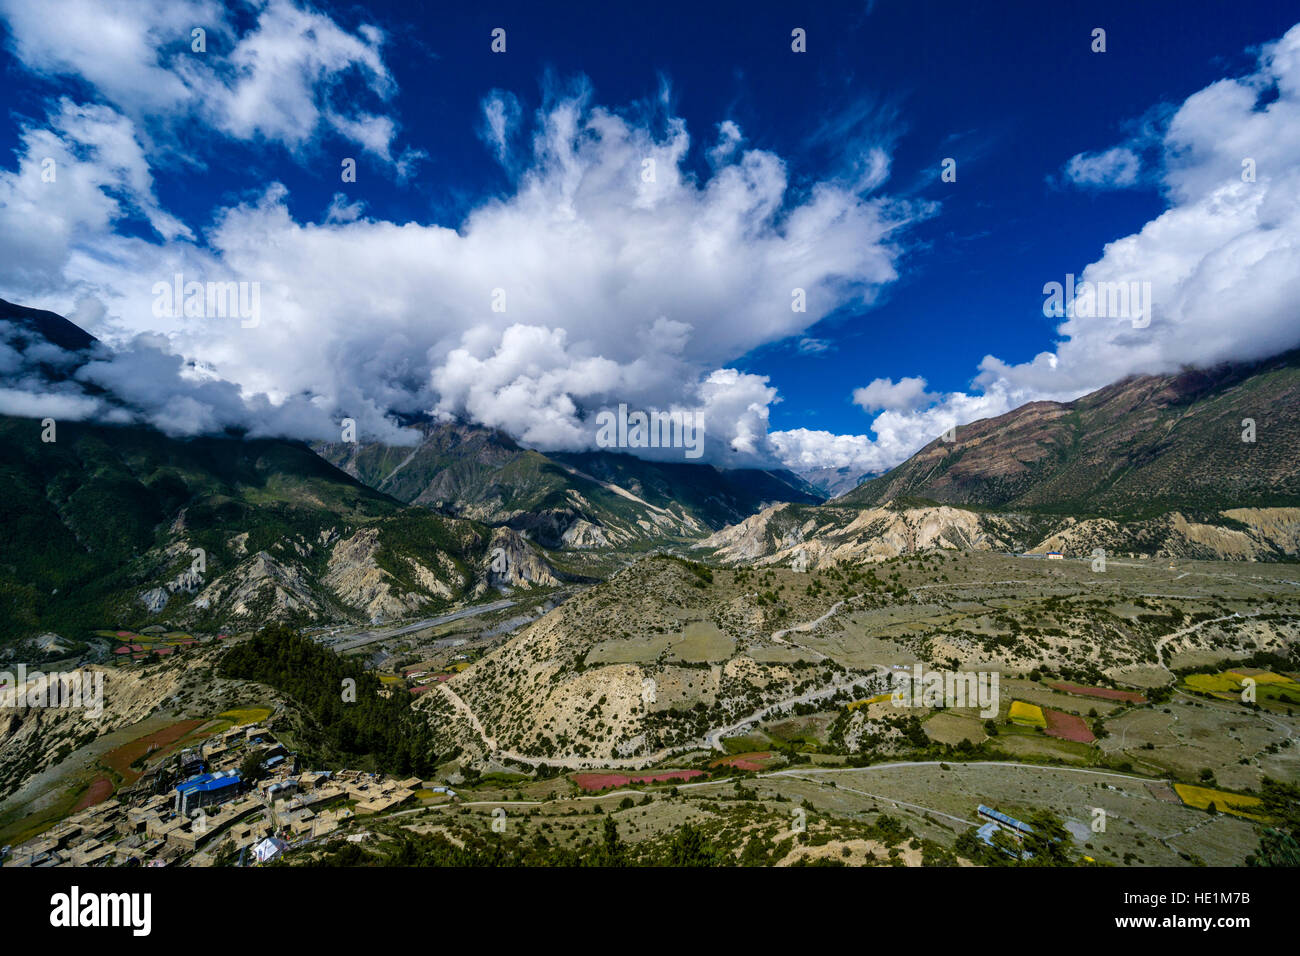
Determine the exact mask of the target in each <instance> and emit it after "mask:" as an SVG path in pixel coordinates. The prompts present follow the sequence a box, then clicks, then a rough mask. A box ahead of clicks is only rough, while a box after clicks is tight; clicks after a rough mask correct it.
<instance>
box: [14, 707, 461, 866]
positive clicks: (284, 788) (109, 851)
mask: <svg viewBox="0 0 1300 956" xmlns="http://www.w3.org/2000/svg"><path fill="white" fill-rule="evenodd" d="M250 768H252V770H251V771H250ZM423 787H424V784H423V783H422V782H421V781H420V780H419V779H417V778H411V779H407V780H395V779H392V778H390V777H387V776H385V775H383V774H370V773H363V772H360V771H355V770H309V769H308V770H304V769H302V768H300V767H299V761H298V757H297V755H296V754H294V753H291V752H289V751H287V750H286V749H285V747H284V746H283V745H282V744H281V743H279V742H278V741H277V740H276V739H275V738H274V736H273V735H272V734H271V733H270V731H269V730H268V729H267V728H266V727H265V726H263V725H261V724H254V725H249V726H243V727H235V728H232V729H229V730H226V731H224V732H222V733H220V734H216V735H214V736H212V737H208V738H207V739H205V740H204V741H203V742H202V743H201V744H199V745H198V746H195V747H192V748H187V749H185V750H182V751H180V752H179V753H177V754H174V755H171V756H168V757H167V758H165V759H163V760H162V761H160V762H159V763H158V764H157V765H156V766H153V767H150V768H148V769H147V770H146V772H145V773H144V774H143V775H142V776H141V777H140V779H139V780H138V781H137V782H136V784H135V786H134V787H132V788H131V789H129V790H122V791H119V792H118V793H117V794H115V795H114V796H113V797H110V798H108V799H106V800H104V801H102V802H100V803H97V804H95V805H94V806H91V807H89V808H87V809H85V810H82V811H80V812H78V813H75V814H73V815H72V816H69V817H67V818H66V819H64V820H62V821H60V822H59V823H58V824H56V825H55V826H54V827H52V828H50V829H49V830H46V831H44V832H43V833H41V834H39V835H38V836H36V837H34V838H32V839H31V840H28V841H27V842H25V843H22V844H19V845H16V846H13V847H7V848H5V849H6V850H7V851H8V852H7V853H6V854H5V856H4V859H3V865H4V866H6V867H50V866H150V867H160V866H211V865H213V864H214V863H216V862H217V861H218V860H221V862H236V863H237V864H238V865H244V866H249V865H258V864H265V863H269V862H272V861H274V860H276V859H277V858H278V857H279V856H280V855H281V854H283V853H284V852H285V851H286V850H288V849H291V848H297V847H301V846H306V845H307V844H310V843H312V842H313V841H315V840H318V839H320V838H322V837H325V836H328V835H330V834H333V833H335V831H337V830H338V829H339V827H340V825H341V824H343V823H344V822H345V821H347V820H349V819H351V818H352V817H354V816H358V815H365V814H374V813H381V812H384V811H387V810H391V809H393V808H394V807H397V806H399V805H401V804H403V803H406V802H408V801H413V800H414V799H415V798H416V794H417V792H419V791H421V790H422V788H423ZM426 793H429V795H433V794H441V795H443V796H445V797H446V799H452V798H453V797H454V796H455V794H454V793H452V792H451V791H450V790H448V789H447V788H445V787H439V788H436V790H433V791H432V792H431V793H430V792H429V791H426ZM232 855H233V856H234V857H235V858H236V859H235V860H233V861H232V860H230V859H229V857H230V856H232Z"/></svg>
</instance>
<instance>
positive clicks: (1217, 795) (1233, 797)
mask: <svg viewBox="0 0 1300 956" xmlns="http://www.w3.org/2000/svg"><path fill="white" fill-rule="evenodd" d="M1174 792H1176V793H1177V794H1178V796H1179V798H1180V799H1181V800H1182V801H1183V803H1185V804H1187V805H1188V806H1189V807H1196V808H1197V809H1198V810H1204V809H1206V808H1207V807H1209V805H1210V804H1211V803H1213V804H1214V806H1215V807H1216V808H1217V809H1218V810H1219V811H1220V812H1221V813H1231V814H1233V815H1234V816H1238V817H1249V818H1250V819H1252V820H1259V819H1262V817H1260V816H1259V815H1257V814H1254V813H1246V812H1245V810H1244V809H1243V808H1246V807H1257V806H1259V804H1260V799H1259V797H1248V796H1245V795H1243V794H1240V793H1228V792H1227V791H1224V790H1214V789H1211V788H1210V787H1194V786H1192V785H1191V784H1190V783H1176V784H1174Z"/></svg>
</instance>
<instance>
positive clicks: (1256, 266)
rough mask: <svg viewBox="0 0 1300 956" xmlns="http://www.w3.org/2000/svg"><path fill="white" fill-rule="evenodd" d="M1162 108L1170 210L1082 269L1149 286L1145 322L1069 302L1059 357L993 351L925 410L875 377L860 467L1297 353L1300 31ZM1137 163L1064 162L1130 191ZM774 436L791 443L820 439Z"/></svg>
mask: <svg viewBox="0 0 1300 956" xmlns="http://www.w3.org/2000/svg"><path fill="white" fill-rule="evenodd" d="M1167 115H1168V118H1167V120H1166V121H1165V122H1164V125H1163V128H1162V129H1160V130H1157V131H1156V138H1155V140H1154V142H1155V144H1156V146H1157V147H1158V152H1159V154H1160V170H1159V181H1158V185H1159V187H1160V189H1161V191H1162V193H1163V194H1164V195H1165V197H1166V198H1167V200H1168V208H1167V209H1166V210H1165V212H1163V213H1162V214H1161V215H1159V216H1158V217H1156V218H1155V219H1153V220H1152V221H1150V222H1148V223H1147V224H1146V225H1145V226H1143V227H1142V229H1140V230H1139V231H1138V232H1136V233H1134V234H1132V235H1129V236H1124V237H1122V238H1120V239H1116V240H1115V241H1114V242H1111V243H1108V244H1107V245H1106V246H1105V248H1104V249H1103V250H1102V254H1101V257H1100V258H1099V259H1098V260H1096V261H1095V262H1093V263H1091V264H1090V265H1088V266H1087V267H1086V268H1085V269H1084V270H1083V272H1082V274H1081V275H1079V276H1078V281H1079V283H1080V285H1082V284H1083V283H1089V284H1091V285H1092V286H1093V287H1094V288H1095V287H1096V286H1097V284H1099V283H1123V284H1125V285H1126V286H1129V287H1132V285H1133V284H1134V283H1136V284H1137V285H1138V287H1141V285H1142V284H1143V283H1149V288H1150V297H1151V303H1152V306H1151V312H1150V316H1149V317H1148V318H1149V321H1148V322H1137V323H1135V322H1134V321H1133V317H1132V316H1130V315H1115V314H1098V312H1102V313H1106V312H1108V311H1109V310H1104V309H1103V310H1099V309H1096V308H1070V309H1069V311H1068V313H1067V315H1068V317H1067V318H1066V319H1065V321H1064V322H1062V324H1061V325H1060V326H1059V327H1058V329H1057V331H1058V334H1059V336H1060V342H1059V344H1058V345H1057V346H1056V348H1055V349H1054V350H1053V351H1050V352H1043V353H1040V354H1039V355H1037V356H1035V357H1034V358H1033V359H1031V360H1030V361H1028V362H1022V363H1008V362H1005V361H1003V360H1002V359H1000V358H998V357H997V356H994V355H988V356H985V358H984V359H983V360H982V361H981V363H980V365H979V371H978V374H977V375H976V376H975V378H974V379H973V381H972V386H973V389H972V391H971V392H952V393H948V394H945V395H942V396H933V397H932V398H933V401H927V402H926V403H925V404H924V407H919V406H917V407H913V408H911V409H909V408H908V407H907V406H908V405H909V402H910V401H911V399H912V398H913V397H914V396H916V397H918V399H919V394H920V392H921V390H923V388H924V382H923V381H922V380H920V379H902V380H900V382H899V383H897V384H895V383H893V382H892V381H890V380H888V379H879V380H877V381H875V382H872V383H871V384H870V385H868V386H866V387H865V388H862V389H858V390H857V391H856V392H855V393H854V400H855V401H856V402H857V403H858V404H860V405H862V406H863V407H864V408H865V409H867V410H873V409H877V408H880V409H886V410H885V411H883V412H882V413H881V414H880V415H878V416H877V417H876V418H875V419H874V420H873V421H872V423H871V430H872V432H873V433H874V437H872V438H870V439H869V440H868V439H866V438H865V437H863V442H862V443H861V447H862V450H861V453H860V456H859V459H858V460H859V461H861V462H864V463H868V464H865V465H863V466H864V467H870V466H871V465H870V463H875V462H879V463H883V464H884V466H885V467H891V466H893V465H895V464H897V463H898V462H900V461H902V460H903V459H905V458H906V457H907V456H908V455H911V454H912V453H914V452H915V451H917V450H918V449H920V448H921V447H923V446H924V445H925V444H927V443H928V442H930V441H933V440H934V439H935V438H936V437H938V436H939V435H941V434H942V433H943V432H944V431H946V430H947V429H948V428H949V427H951V426H953V425H959V424H962V423H965V422H969V421H973V420H976V419H981V418H989V417H993V416H996V415H1000V414H1002V413H1004V412H1007V411H1010V410H1011V409H1013V408H1017V407H1019V406H1020V405H1023V404H1025V403H1026V402H1030V401H1038V400H1047V401H1069V400H1072V399H1074V398H1077V397H1079V396H1080V395H1083V394H1086V393H1087V392H1090V391H1093V390H1094V389H1097V388H1100V387H1101V386H1103V385H1106V384H1109V383H1110V382H1113V381H1116V380H1118V379H1121V378H1124V377H1125V376H1128V375H1134V374H1162V373H1169V372H1175V371H1178V370H1179V369H1180V368H1183V367H1186V366H1201V367H1204V366H1210V365H1214V364H1217V363H1219V362H1224V361H1251V360H1256V359H1261V358H1266V357H1268V356H1270V355H1275V354H1277V353H1279V352H1283V351H1286V350H1288V349H1292V348H1295V347H1297V346H1300V322H1297V321H1296V318H1295V315H1296V302H1297V301H1300V25H1297V26H1295V27H1292V28H1291V29H1290V30H1289V31H1288V32H1287V33H1286V34H1285V36H1283V37H1282V38H1281V39H1279V40H1277V41H1276V42H1273V43H1269V44H1267V45H1265V46H1264V47H1263V49H1262V51H1261V53H1260V56H1259V59H1258V62H1257V67H1256V69H1255V71H1254V72H1253V73H1251V74H1249V75H1247V76H1244V77H1240V78H1235V79H1225V80H1221V81H1219V82H1216V83H1214V84H1211V85H1210V86H1208V87H1206V88H1205V89H1203V90H1200V91H1199V92H1197V93H1194V94H1193V95H1191V96H1190V97H1188V98H1187V100H1186V101H1184V102H1183V103H1182V104H1181V106H1179V107H1178V108H1177V109H1175V110H1170V111H1168V112H1167ZM1128 154H1131V151H1130V150H1128V148H1127V147H1117V148H1116V149H1112V150H1107V151H1105V152H1102V153H1098V154H1089V155H1084V154H1081V155H1080V156H1076V157H1074V159H1072V160H1071V161H1070V163H1069V164H1067V169H1069V168H1073V169H1074V170H1075V171H1076V172H1077V173H1078V177H1077V178H1078V181H1080V182H1082V183H1085V184H1090V185H1121V186H1122V185H1127V184H1131V183H1130V180H1129V177H1130V171H1131V174H1132V176H1133V177H1136V176H1137V172H1138V166H1137V163H1136V157H1135V156H1134V157H1133V159H1132V160H1130V158H1129V155H1128ZM1063 278H1064V276H1047V277H1044V281H1045V282H1046V281H1061V280H1062V279H1063ZM1081 301H1082V299H1081V298H1078V299H1076V300H1075V303H1073V304H1074V305H1076V306H1077V305H1079V304H1080V302H1081ZM904 383H912V384H909V385H908V386H907V387H906V388H904V387H903V386H904ZM915 383H919V386H918V384H915ZM894 400H896V401H894ZM891 402H892V404H893V407H891ZM782 434H783V435H784V436H795V435H796V433H793V432H787V433H782ZM841 437H842V436H841ZM773 440H774V442H778V443H781V444H782V446H783V447H786V448H790V449H796V450H799V449H801V448H802V447H804V446H801V445H800V444H799V443H800V442H801V441H802V442H805V444H806V443H808V442H810V441H811V440H810V439H807V438H805V437H804V436H802V435H799V436H798V437H782V436H781V435H773ZM837 447H838V448H840V449H851V448H853V447H855V445H854V444H853V443H841V444H840V445H838V446H837ZM799 453H802V452H799ZM787 460H789V459H787Z"/></svg>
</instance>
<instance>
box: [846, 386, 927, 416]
mask: <svg viewBox="0 0 1300 956" xmlns="http://www.w3.org/2000/svg"><path fill="white" fill-rule="evenodd" d="M935 397H936V396H934V395H931V394H930V393H929V392H927V391H926V390H925V379H923V378H919V377H911V378H900V379H899V380H898V381H897V382H895V381H894V380H893V379H890V378H878V379H876V380H875V381H873V382H872V383H871V384H870V385H867V386H866V387H864V388H857V389H854V390H853V404H854V405H861V406H862V408H863V410H864V411H868V412H874V411H880V410H882V409H885V410H889V411H913V410H914V409H917V408H920V407H921V406H923V405H929V404H930V403H931V402H933V401H934V399H935Z"/></svg>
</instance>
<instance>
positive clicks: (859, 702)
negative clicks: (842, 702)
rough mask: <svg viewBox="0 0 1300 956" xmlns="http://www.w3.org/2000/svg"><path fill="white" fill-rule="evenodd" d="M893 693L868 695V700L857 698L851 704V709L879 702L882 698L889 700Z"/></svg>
mask: <svg viewBox="0 0 1300 956" xmlns="http://www.w3.org/2000/svg"><path fill="white" fill-rule="evenodd" d="M892 696H893V695H892V694H877V695H876V696H875V697H868V698H867V699H866V700H855V701H854V702H853V703H851V704H849V710H851V711H853V710H857V709H858V708H859V707H866V706H867V705H868V704H878V703H880V702H881V701H882V700H889V698H890V697H892Z"/></svg>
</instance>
